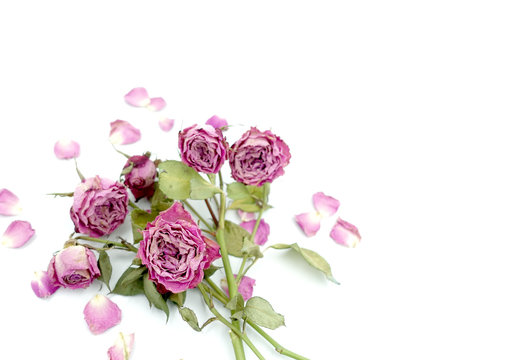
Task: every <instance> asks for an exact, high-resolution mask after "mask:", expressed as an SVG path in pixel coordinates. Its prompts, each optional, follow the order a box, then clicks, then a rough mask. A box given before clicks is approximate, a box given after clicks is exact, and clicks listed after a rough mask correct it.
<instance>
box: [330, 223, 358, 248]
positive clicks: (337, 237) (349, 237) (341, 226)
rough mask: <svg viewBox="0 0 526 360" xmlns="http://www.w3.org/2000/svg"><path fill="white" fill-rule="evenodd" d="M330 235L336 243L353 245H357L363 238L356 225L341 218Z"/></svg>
mask: <svg viewBox="0 0 526 360" xmlns="http://www.w3.org/2000/svg"><path fill="white" fill-rule="evenodd" d="M330 236H331V238H332V239H333V240H334V241H335V242H336V243H338V244H340V245H343V246H351V247H356V245H357V244H358V243H359V242H360V240H361V239H362V237H361V235H360V232H359V231H358V228H357V227H356V226H354V225H353V224H351V223H349V222H347V221H345V220H342V219H340V218H338V220H337V221H336V224H334V226H333V227H332V230H331V234H330ZM349 242H350V243H349Z"/></svg>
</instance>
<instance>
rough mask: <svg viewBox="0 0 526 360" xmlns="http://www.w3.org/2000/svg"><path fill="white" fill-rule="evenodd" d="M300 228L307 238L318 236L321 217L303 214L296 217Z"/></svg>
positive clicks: (315, 214)
mask: <svg viewBox="0 0 526 360" xmlns="http://www.w3.org/2000/svg"><path fill="white" fill-rule="evenodd" d="M294 219H295V220H296V222H297V223H298V225H299V227H300V228H301V230H303V232H304V233H305V235H306V236H307V237H311V236H314V235H316V233H317V232H318V230H320V220H321V217H320V215H319V214H317V213H303V214H299V215H296V216H295V217H294Z"/></svg>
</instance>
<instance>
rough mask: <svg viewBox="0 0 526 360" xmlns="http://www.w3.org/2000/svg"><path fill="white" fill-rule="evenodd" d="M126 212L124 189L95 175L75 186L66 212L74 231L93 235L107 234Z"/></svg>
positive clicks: (126, 197) (116, 183)
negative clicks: (71, 201)
mask: <svg viewBox="0 0 526 360" xmlns="http://www.w3.org/2000/svg"><path fill="white" fill-rule="evenodd" d="M127 213H128V192H127V191H126V187H125V186H124V185H123V184H121V183H119V182H114V181H111V180H108V179H101V178H100V177H98V176H95V177H93V178H89V179H86V180H85V181H83V182H82V183H81V184H80V185H79V186H77V188H76V189H75V193H74V195H73V206H72V207H71V211H70V215H71V220H73V223H74V224H75V231H76V232H80V233H83V234H87V235H89V236H94V237H100V236H103V235H107V234H110V233H112V232H113V230H115V229H116V228H117V227H118V226H119V225H120V224H122V223H123V222H124V219H125V218H126V214H127Z"/></svg>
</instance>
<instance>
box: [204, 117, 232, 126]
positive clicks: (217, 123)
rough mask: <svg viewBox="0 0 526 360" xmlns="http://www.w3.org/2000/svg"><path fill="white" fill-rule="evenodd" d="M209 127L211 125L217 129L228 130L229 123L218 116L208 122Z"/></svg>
mask: <svg viewBox="0 0 526 360" xmlns="http://www.w3.org/2000/svg"><path fill="white" fill-rule="evenodd" d="M206 124H207V125H211V126H213V127H215V128H216V129H221V128H226V127H228V122H227V121H226V120H225V119H222V118H220V117H219V116H217V115H214V116H212V117H211V118H210V119H208V120H207V121H206Z"/></svg>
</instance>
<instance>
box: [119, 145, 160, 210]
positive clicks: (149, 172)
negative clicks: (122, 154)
mask: <svg viewBox="0 0 526 360" xmlns="http://www.w3.org/2000/svg"><path fill="white" fill-rule="evenodd" d="M124 170H125V171H126V174H125V175H124V185H126V186H127V187H128V188H129V189H130V190H131V192H132V194H133V196H135V199H136V200H139V199H140V198H143V197H147V198H151V197H152V196H153V193H154V191H155V188H154V185H155V176H156V175H157V168H156V166H155V163H154V162H153V161H151V160H150V158H149V157H148V156H145V155H137V156H132V157H130V158H129V159H128V161H127V162H126V165H124Z"/></svg>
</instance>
